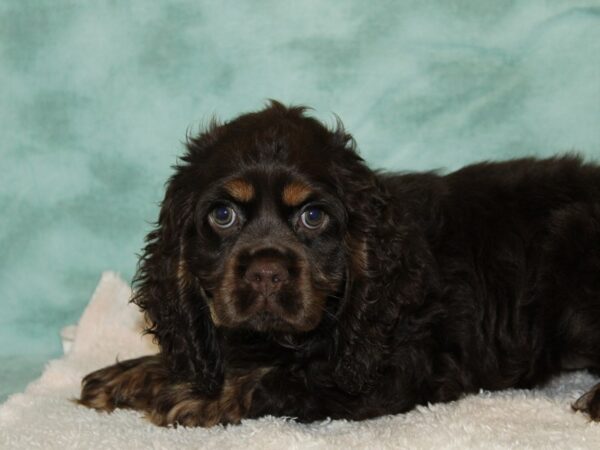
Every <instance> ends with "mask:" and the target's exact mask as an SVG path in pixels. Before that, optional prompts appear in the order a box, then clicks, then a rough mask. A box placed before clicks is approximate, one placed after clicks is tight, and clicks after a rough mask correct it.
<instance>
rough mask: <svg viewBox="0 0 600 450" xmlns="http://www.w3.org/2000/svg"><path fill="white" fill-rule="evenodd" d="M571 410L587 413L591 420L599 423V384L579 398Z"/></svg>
mask: <svg viewBox="0 0 600 450" xmlns="http://www.w3.org/2000/svg"><path fill="white" fill-rule="evenodd" d="M572 408H573V409H574V410H575V411H581V412H584V413H587V414H588V415H589V416H590V418H591V419H592V420H594V421H596V422H600V383H598V384H597V385H595V386H594V387H593V388H592V389H590V390H589V391H588V392H586V393H585V394H583V395H582V396H581V397H579V398H578V399H577V401H576V402H575V403H573V405H572Z"/></svg>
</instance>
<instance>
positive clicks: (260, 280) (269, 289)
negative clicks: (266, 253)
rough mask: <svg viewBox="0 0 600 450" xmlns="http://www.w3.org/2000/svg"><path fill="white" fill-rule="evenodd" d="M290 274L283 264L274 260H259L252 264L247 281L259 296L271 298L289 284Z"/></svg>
mask: <svg viewBox="0 0 600 450" xmlns="http://www.w3.org/2000/svg"><path fill="white" fill-rule="evenodd" d="M289 276H290V273H289V271H288V269H287V267H285V265H284V264H283V262H282V261H279V260H277V259H274V258H258V259H255V260H254V261H252V262H251V263H250V266H248V269H247V270H246V274H245V275H244V278H245V280H246V281H247V282H248V283H249V284H250V286H252V289H254V290H255V291H256V292H258V293H259V294H262V295H263V296H264V297H269V296H270V295H272V294H275V293H276V292H278V291H279V290H280V289H281V287H282V286H283V285H284V284H286V283H287V281H288V279H289Z"/></svg>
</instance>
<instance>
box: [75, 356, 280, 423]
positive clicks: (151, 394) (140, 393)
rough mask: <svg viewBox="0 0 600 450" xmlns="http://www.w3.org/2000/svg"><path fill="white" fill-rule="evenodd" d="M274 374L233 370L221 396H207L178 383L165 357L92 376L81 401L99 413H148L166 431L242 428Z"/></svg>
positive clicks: (86, 380) (134, 361)
mask: <svg viewBox="0 0 600 450" xmlns="http://www.w3.org/2000/svg"><path fill="white" fill-rule="evenodd" d="M268 371H269V369H264V368H257V369H253V370H247V371H230V372H228V373H227V374H226V378H225V383H224V385H223V388H222V389H221V391H220V392H219V393H218V394H216V395H212V396H207V395H206V394H204V393H202V392H200V391H198V388H197V386H196V385H195V384H194V383H193V381H180V380H174V379H173V377H172V376H171V374H170V373H169V371H168V370H167V368H166V366H165V364H164V361H163V359H162V358H161V356H160V355H154V356H144V357H142V358H137V359H131V360H127V361H123V362H119V363H117V364H114V365H112V366H108V367H105V368H103V369H100V370H97V371H95V372H92V373H90V374H89V375H87V376H86V377H85V378H84V379H83V381H82V389H81V398H79V399H78V400H76V401H77V403H79V404H80V405H84V406H87V407H89V408H93V409H96V410H98V411H106V412H112V411H114V410H115V409H116V408H129V409H135V410H139V411H143V412H145V415H146V417H147V418H148V419H149V420H150V421H152V422H153V423H155V424H156V425H161V426H168V425H183V426H189V427H193V426H202V427H209V426H213V425H216V424H219V423H239V422H240V421H241V420H242V419H243V418H244V417H246V414H247V411H248V408H249V407H250V402H251V399H252V393H253V391H254V388H255V386H256V384H257V383H258V381H259V380H260V379H261V378H262V376H263V375H264V374H265V373H267V372H268Z"/></svg>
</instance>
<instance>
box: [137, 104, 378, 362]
mask: <svg viewBox="0 0 600 450" xmlns="http://www.w3.org/2000/svg"><path fill="white" fill-rule="evenodd" d="M304 112H305V109H304V108H298V107H297V108H286V107H284V106H283V105H281V104H279V103H276V102H272V103H271V104H270V105H269V106H268V107H267V108H266V109H264V110H263V111H260V112H257V113H251V114H246V115H242V116H240V117H238V118H237V119H235V120H233V121H230V122H227V123H225V124H219V125H218V124H212V125H211V126H210V127H209V128H208V130H206V131H205V132H203V133H202V134H200V135H199V136H198V137H196V138H192V139H190V140H189V142H188V151H187V153H186V155H185V156H184V157H183V158H182V162H181V164H179V165H178V166H177V167H176V173H175V174H174V175H173V177H172V178H171V179H170V181H169V184H168V188H167V192H166V195H165V199H164V202H163V204H162V209H161V214H160V218H159V223H158V228H157V229H156V230H155V231H153V232H152V233H151V234H150V235H149V237H148V241H149V243H148V245H147V247H146V252H145V255H144V257H143V258H142V261H141V265H140V269H139V272H138V277H137V285H138V294H137V295H136V297H135V299H134V300H135V301H136V303H138V304H139V305H140V306H141V307H142V308H143V309H145V310H146V313H147V316H148V318H149V320H150V322H151V324H152V327H151V331H152V332H153V333H155V334H156V336H157V338H158V341H159V343H160V345H161V348H162V350H163V352H165V353H166V354H167V356H169V355H171V356H173V355H174V356H175V360H176V361H175V363H176V364H175V366H176V367H178V369H177V370H185V369H186V367H191V366H194V364H196V362H197V361H196V362H195V360H202V359H204V360H206V359H207V358H206V355H202V351H201V350H199V349H200V348H204V347H214V341H215V336H214V333H213V332H212V331H213V330H214V328H215V327H217V328H219V327H221V328H222V329H229V328H245V329H251V330H255V331H258V332H264V331H269V332H271V331H272V332H284V333H303V332H307V331H310V330H312V329H314V328H316V327H317V326H318V325H319V323H321V321H322V318H323V315H324V314H326V310H327V308H328V307H329V306H328V305H331V304H333V309H334V310H333V311H331V313H332V314H335V312H336V311H335V310H336V309H337V308H339V307H340V304H341V303H342V302H343V299H344V296H345V289H346V287H347V285H348V283H349V281H350V279H351V278H353V277H356V275H357V274H359V273H361V272H362V271H364V270H365V265H366V260H367V256H366V255H367V252H366V248H365V245H364V236H363V234H364V233H365V232H366V231H365V230H366V223H367V222H369V220H370V217H368V215H369V213H368V212H366V211H365V206H364V205H365V204H368V202H369V197H368V196H369V193H368V191H369V189H370V188H372V186H373V184H374V179H375V177H374V175H373V173H372V172H371V171H370V170H369V169H368V168H367V167H366V166H365V165H364V164H363V162H362V160H361V159H360V157H359V156H358V155H357V154H356V152H355V151H354V148H353V143H352V139H351V137H350V136H349V135H348V134H346V133H345V132H344V131H343V129H342V127H341V125H339V124H338V127H337V128H336V129H335V130H329V129H328V128H326V127H325V126H323V125H322V124H321V123H320V122H318V121H317V120H315V119H313V118H310V117H307V116H306V115H305V114H304ZM190 352H192V353H193V352H196V354H190ZM182 355H183V356H182ZM184 359H186V360H187V361H183V360H184ZM208 359H210V358H208ZM190 360H191V362H190ZM209 363H210V362H209ZM202 364H204V363H202ZM202 364H201V365H202ZM192 368H193V367H192Z"/></svg>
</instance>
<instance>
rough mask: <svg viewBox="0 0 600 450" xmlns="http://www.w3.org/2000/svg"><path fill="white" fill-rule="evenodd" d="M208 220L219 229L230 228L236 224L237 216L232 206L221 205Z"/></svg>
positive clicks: (212, 212) (211, 213)
mask: <svg viewBox="0 0 600 450" xmlns="http://www.w3.org/2000/svg"><path fill="white" fill-rule="evenodd" d="M208 218H209V220H210V221H211V222H212V223H213V225H214V226H216V227H217V228H229V227H231V226H232V225H233V224H234V223H235V222H236V219H237V214H236V212H235V210H234V209H233V208H232V207H231V206H226V205H221V206H217V207H216V208H215V209H213V210H212V211H211V212H210V214H209V215H208Z"/></svg>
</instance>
